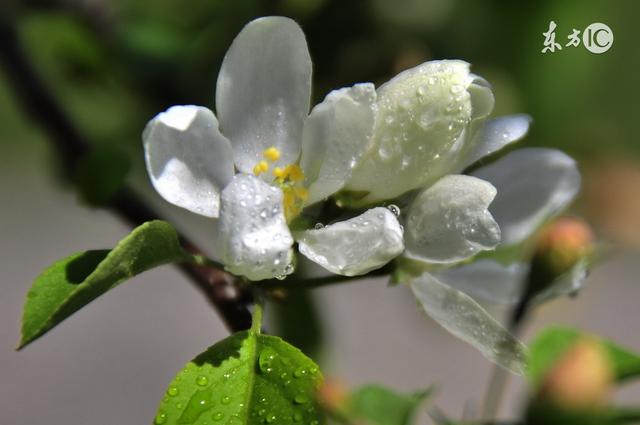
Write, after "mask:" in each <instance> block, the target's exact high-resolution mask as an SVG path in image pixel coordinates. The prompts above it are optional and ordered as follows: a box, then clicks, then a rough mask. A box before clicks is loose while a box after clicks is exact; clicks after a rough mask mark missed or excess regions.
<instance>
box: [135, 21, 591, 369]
mask: <svg viewBox="0 0 640 425" xmlns="http://www.w3.org/2000/svg"><path fill="white" fill-rule="evenodd" d="M310 93H311V59H310V57H309V52H308V50H307V44H306V41H305V38H304V34H303V32H302V30H301V29H300V27H299V26H298V25H297V24H296V23H295V22H294V21H292V20H291V19H288V18H283V17H268V18H260V19H257V20H254V21H252V22H250V23H249V24H248V25H247V26H245V28H244V29H243V30H242V31H241V32H240V34H239V35H238V36H237V37H236V39H235V40H234V41H233V43H232V45H231V47H230V48H229V51H228V52H227V54H226V56H225V58H224V61H223V64H222V67H221V70H220V74H219V76H218V82H217V90H216V110H217V117H216V115H215V114H214V113H213V112H212V111H210V110H209V109H207V108H205V107H201V106H192V105H189V106H174V107H172V108H169V109H168V110H167V111H166V112H163V113H161V114H159V115H157V116H156V117H155V118H154V119H152V120H151V121H150V122H149V124H148V125H147V128H146V129H145V132H144V134H143V141H144V147H145V154H146V155H145V157H146V163H147V169H148V172H149V175H150V178H151V182H152V184H153V185H154V187H155V189H156V190H157V191H158V193H159V194H160V195H161V196H162V197H164V198H165V199H166V200H167V201H169V202H171V203H173V204H175V205H177V206H180V207H183V208H186V209H188V210H190V211H192V212H194V213H197V214H201V215H204V216H208V217H213V218H218V235H217V243H218V254H219V256H220V257H221V259H222V262H223V263H224V264H225V267H226V268H227V269H228V270H229V271H230V272H232V273H234V274H236V275H242V276H245V277H247V278H248V279H250V280H262V279H271V278H274V277H279V278H282V277H284V276H286V275H287V274H289V273H291V272H292V271H293V264H294V262H295V259H294V255H295V254H294V249H293V246H294V240H295V241H297V242H298V248H299V249H298V251H299V252H300V253H301V254H302V255H304V256H305V257H307V258H308V259H310V260H311V261H314V262H315V263H317V264H319V265H321V266H322V267H324V268H325V269H327V270H329V271H330V272H332V273H336V274H341V275H346V276H355V275H361V274H365V273H368V272H369V271H372V270H375V269H377V268H380V267H382V266H384V265H385V264H386V263H388V262H389V261H391V260H392V259H394V258H395V257H398V256H399V255H401V254H402V255H404V256H405V257H407V258H410V259H412V260H416V261H417V262H418V264H422V265H423V266H424V270H427V268H428V266H429V265H431V266H430V267H432V268H433V267H434V266H437V268H438V272H437V273H436V272H428V271H423V272H421V273H420V274H419V275H417V276H414V277H413V278H411V279H410V281H409V282H407V283H408V284H409V285H410V286H411V288H412V290H413V291H414V294H415V295H416V297H417V299H418V300H420V302H421V303H422V304H423V306H424V308H425V310H426V311H427V312H428V313H429V314H430V315H431V316H432V317H433V318H434V319H435V320H437V321H439V322H440V323H441V324H442V325H443V326H444V327H445V328H446V329H448V330H449V331H451V332H452V333H453V334H455V335H457V336H459V337H460V338H462V339H464V340H465V341H467V342H470V343H471V344H473V345H474V346H476V347H477V348H479V349H480V350H481V351H482V352H483V353H485V355H486V356H487V357H489V358H491V359H492V360H494V361H496V362H497V363H499V364H501V365H503V366H505V367H509V368H511V369H515V370H518V371H520V369H519V368H520V366H521V360H522V356H523V352H524V351H523V350H524V349H523V348H522V346H521V344H520V345H519V343H518V342H517V341H515V340H513V338H512V337H510V335H509V334H508V332H507V331H506V330H504V329H503V328H502V327H501V326H500V324H499V323H498V322H496V321H495V320H494V319H492V318H491V317H490V316H489V315H488V313H487V312H486V311H485V310H484V309H482V307H480V306H479V305H478V304H477V303H476V302H475V301H474V300H473V299H472V298H470V297H469V296H468V295H467V294H464V293H463V292H461V291H460V290H459V289H456V287H459V288H463V289H465V288H464V287H465V284H460V281H461V279H459V277H460V276H464V275H465V273H467V269H465V268H466V267H472V266H473V264H472V265H468V262H466V261H464V260H468V259H469V258H471V257H473V256H474V255H476V254H478V253H479V252H481V251H486V250H492V249H494V248H495V247H497V246H498V245H499V244H500V243H502V245H515V244H518V243H521V242H522V241H524V240H526V239H527V238H528V237H529V236H530V235H531V234H532V233H533V232H534V231H535V230H536V229H537V228H538V227H539V226H540V225H541V224H542V223H543V222H544V221H545V220H547V219H548V218H549V217H551V216H552V215H553V214H556V213H557V212H558V211H560V210H561V209H562V208H564V207H565V206H566V205H567V204H568V203H569V202H570V201H571V200H572V199H573V197H574V195H575V194H576V192H577V190H578V188H579V185H580V175H579V173H578V171H577V169H576V165H575V162H574V161H573V160H572V159H571V158H569V157H567V156H566V155H564V154H563V153H561V152H559V151H555V150H550V149H522V150H518V151H514V152H512V153H510V154H508V155H506V156H504V157H503V158H502V159H500V160H498V161H497V162H495V163H493V164H491V165H488V166H485V167H483V168H480V169H477V170H476V171H475V172H473V174H472V175H463V174H461V173H462V172H463V171H464V170H465V169H466V168H468V167H469V166H470V165H473V164H474V163H476V162H477V161H478V160H479V159H480V158H482V157H484V156H486V155H489V154H492V153H494V152H496V151H497V150H499V149H501V148H502V147H504V146H505V145H507V144H510V143H512V142H515V141H517V140H519V139H521V138H522V137H523V136H524V135H525V134H526V133H527V130H528V127H529V123H530V119H529V117H528V116H526V115H512V116H507V117H500V118H496V119H491V120H489V119H488V116H489V115H490V113H491V112H492V110H493V104H494V99H493V93H492V91H491V88H490V86H489V84H488V83H487V82H486V81H485V80H483V79H482V78H480V77H478V76H476V75H473V74H471V73H470V72H469V64H467V63H465V62H462V61H456V60H444V61H433V62H427V63H424V64H422V65H419V66H417V67H415V68H412V69H409V70H407V71H404V72H402V73H400V74H399V75H397V76H396V77H394V78H393V79H391V80H390V81H389V82H387V83H386V84H384V85H383V86H381V87H380V88H379V89H378V90H375V88H374V85H373V84H371V83H363V84H356V85H354V86H352V87H348V88H343V89H339V90H334V91H332V92H331V93H329V94H328V95H327V96H326V98H325V99H324V101H323V102H321V103H320V104H318V105H317V106H315V107H314V108H313V110H311V112H310V113H309V102H310ZM338 192H340V196H339V197H340V198H342V199H349V200H350V205H351V206H358V207H362V206H366V207H367V208H369V209H365V211H364V212H362V213H361V214H360V215H357V216H355V217H353V214H351V215H349V214H348V211H346V210H345V214H347V215H346V219H345V220H344V221H337V222H333V223H331V224H329V225H326V226H322V225H320V226H317V227H316V228H311V229H307V230H295V231H292V230H291V229H290V227H289V224H290V223H291V222H292V221H293V220H294V219H295V218H296V217H298V216H300V215H303V216H306V215H309V216H310V217H314V218H318V219H320V220H321V219H322V216H318V215H313V214H314V210H315V211H316V212H317V210H318V208H309V209H306V210H305V208H306V207H310V206H312V205H313V204H316V203H318V202H320V201H323V200H325V199H326V198H328V197H330V196H332V195H335V194H337V193H338ZM398 197H401V198H400V199H401V200H403V201H404V202H406V208H404V210H403V211H402V214H400V215H399V214H397V211H395V209H393V210H394V211H392V210H390V209H388V208H385V207H384V206H383V205H384V204H383V202H388V201H390V200H392V199H397V198H398ZM303 210H304V212H303ZM401 222H402V223H401ZM478 264H479V265H482V264H484V263H478ZM514 267H515V268H514ZM489 269H491V272H490V273H489V274H491V273H497V275H502V276H505V275H511V274H518V273H522V271H520V270H516V269H517V267H516V266H513V267H511V268H501V266H498V267H495V266H494V265H492V266H491V267H489ZM512 269H513V270H512ZM485 274H486V273H485ZM467 275H468V273H467ZM482 275H483V273H482V272H478V276H482ZM462 280H464V279H462ZM466 286H470V285H466ZM488 287H491V283H489V284H488V285H484V284H482V283H479V284H478V285H477V287H476V289H477V291H476V292H482V291H485V292H486V293H491V292H492V290H490V289H487V288H488ZM466 289H468V288H466ZM468 292H470V293H471V292H473V291H468ZM514 293H515V292H514ZM472 295H473V294H472ZM483 335H485V336H486V337H483ZM514 362H515V363H514Z"/></svg>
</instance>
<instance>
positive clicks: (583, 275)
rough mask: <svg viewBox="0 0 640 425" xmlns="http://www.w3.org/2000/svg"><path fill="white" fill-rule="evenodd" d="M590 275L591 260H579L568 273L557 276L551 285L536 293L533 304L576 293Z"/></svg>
mask: <svg viewBox="0 0 640 425" xmlns="http://www.w3.org/2000/svg"><path fill="white" fill-rule="evenodd" d="M588 276H589V260H588V259H586V258H584V259H582V260H580V261H578V262H577V263H576V264H575V265H574V266H573V267H572V268H571V270H569V271H568V272H567V273H566V274H564V275H563V276H560V277H559V278H557V279H556V280H555V281H554V282H553V283H552V284H551V285H549V286H548V287H546V288H545V289H543V290H542V291H541V292H539V293H538V294H536V296H535V297H534V298H533V301H532V302H533V304H542V303H545V302H547V301H550V300H552V299H554V298H558V297H563V296H572V295H576V294H577V293H578V292H579V291H580V289H582V287H583V286H584V284H585V282H586V280H587V277H588Z"/></svg>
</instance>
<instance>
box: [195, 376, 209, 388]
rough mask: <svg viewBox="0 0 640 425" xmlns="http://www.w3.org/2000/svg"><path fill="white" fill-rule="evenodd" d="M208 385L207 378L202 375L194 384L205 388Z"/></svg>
mask: <svg viewBox="0 0 640 425" xmlns="http://www.w3.org/2000/svg"><path fill="white" fill-rule="evenodd" d="M208 383H209V378H207V377H206V376H204V375H200V376H198V377H197V378H196V384H198V385H199V386H201V387H206V386H207V384H208Z"/></svg>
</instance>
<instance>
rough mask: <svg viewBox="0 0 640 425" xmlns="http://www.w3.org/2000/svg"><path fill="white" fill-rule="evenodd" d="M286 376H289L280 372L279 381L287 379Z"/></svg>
mask: <svg viewBox="0 0 640 425" xmlns="http://www.w3.org/2000/svg"><path fill="white" fill-rule="evenodd" d="M287 376H289V374H288V373H287V372H282V373H281V374H280V379H287Z"/></svg>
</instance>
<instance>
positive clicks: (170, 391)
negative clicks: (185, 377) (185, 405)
mask: <svg viewBox="0 0 640 425" xmlns="http://www.w3.org/2000/svg"><path fill="white" fill-rule="evenodd" d="M178 394H180V390H179V389H178V387H176V386H175V385H172V386H170V387H169V389H167V395H169V396H171V397H175V396H177V395H178Z"/></svg>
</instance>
